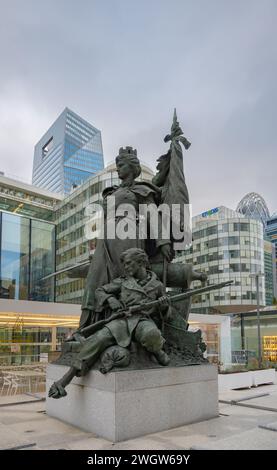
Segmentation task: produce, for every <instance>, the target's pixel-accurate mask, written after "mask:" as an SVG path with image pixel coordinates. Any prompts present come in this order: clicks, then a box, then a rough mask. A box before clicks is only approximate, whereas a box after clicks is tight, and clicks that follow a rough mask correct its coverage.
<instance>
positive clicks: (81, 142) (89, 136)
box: [32, 108, 104, 194]
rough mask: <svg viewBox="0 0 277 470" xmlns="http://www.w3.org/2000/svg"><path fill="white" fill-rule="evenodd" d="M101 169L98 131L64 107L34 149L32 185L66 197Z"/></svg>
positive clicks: (99, 135) (100, 143)
mask: <svg viewBox="0 0 277 470" xmlns="http://www.w3.org/2000/svg"><path fill="white" fill-rule="evenodd" d="M103 168H104V159H103V149H102V140H101V132H100V131H99V130H98V129H96V128H95V127H94V126H92V125H91V124H89V123H88V122H87V121H85V120H84V119H82V118H81V117H80V116H78V115H77V114H75V113H74V112H73V111H71V110H70V109H68V108H65V110H64V111H63V112H62V113H61V115H60V116H59V117H58V119H57V120H56V121H55V122H54V124H53V125H52V126H51V127H50V128H49V129H48V131H47V132H46V133H45V134H44V136H43V137H42V138H41V139H40V140H39V142H38V143H37V144H36V146H35V152H34V162H33V180H32V182H33V184H35V185H36V186H39V187H41V188H46V189H49V190H50V191H55V192H57V193H64V194H69V193H70V191H71V190H72V189H74V188H76V187H77V186H79V185H80V184H81V183H83V182H85V181H86V180H87V179H88V178H89V177H91V176H93V175H95V174H96V173H98V172H99V171H101V170H102V169H103Z"/></svg>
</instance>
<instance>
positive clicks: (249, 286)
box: [177, 206, 265, 313]
mask: <svg viewBox="0 0 277 470" xmlns="http://www.w3.org/2000/svg"><path fill="white" fill-rule="evenodd" d="M192 228H193V243H192V246H191V248H190V249H188V250H187V251H186V252H185V253H184V254H182V256H180V257H178V258H177V261H184V262H186V263H193V265H194V268H195V269H196V270H200V271H204V272H206V274H207V275H208V283H209V284H217V283H219V282H222V281H229V280H232V281H233V284H232V285H231V286H228V287H224V288H223V289H220V290H218V291H212V292H208V293H205V294H202V295H199V296H197V297H195V298H194V303H193V305H192V309H191V311H192V312H198V313H228V312H236V311H240V312H241V311H247V310H250V309H253V308H254V306H256V305H257V293H256V287H255V280H254V279H251V278H250V274H251V273H257V272H264V239H263V225H262V223H261V222H260V221H258V220H254V219H249V218H245V217H244V216H243V215H241V214H239V213H237V212H235V211H233V210H231V209H228V208H226V207H223V206H221V207H217V208H214V209H213V210H211V211H207V212H204V213H203V214H200V215H198V216H196V217H193V219H192ZM259 282H260V299H259V300H260V305H261V306H262V305H265V281H264V278H262V277H261V278H260V280H259Z"/></svg>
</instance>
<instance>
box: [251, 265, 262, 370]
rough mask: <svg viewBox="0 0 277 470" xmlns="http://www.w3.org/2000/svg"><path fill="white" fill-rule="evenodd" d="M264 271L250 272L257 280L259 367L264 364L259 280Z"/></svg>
mask: <svg viewBox="0 0 277 470" xmlns="http://www.w3.org/2000/svg"><path fill="white" fill-rule="evenodd" d="M263 276H264V273H261V272H258V273H253V274H250V277H251V278H252V279H255V280H256V295H257V328H258V362H259V368H261V366H262V347H261V324H260V288H259V280H260V277H263Z"/></svg>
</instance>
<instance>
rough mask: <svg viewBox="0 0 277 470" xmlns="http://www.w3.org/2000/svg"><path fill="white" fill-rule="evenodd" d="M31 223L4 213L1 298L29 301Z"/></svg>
mask: <svg viewBox="0 0 277 470" xmlns="http://www.w3.org/2000/svg"><path fill="white" fill-rule="evenodd" d="M29 238H30V221H29V219H27V218H25V217H19V216H17V215H14V214H5V213H2V254H1V275H0V277H1V287H0V296H1V297H2V298H8V299H16V300H19V299H23V300H27V299H28V290H29V289H28V288H29V285H28V283H29Z"/></svg>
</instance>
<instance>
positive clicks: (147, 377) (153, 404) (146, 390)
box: [46, 364, 218, 442]
mask: <svg viewBox="0 0 277 470" xmlns="http://www.w3.org/2000/svg"><path fill="white" fill-rule="evenodd" d="M67 370H68V368H67V367H65V366H61V365H55V364H50V365H49V366H48V368H47V390H48V388H49V387H50V385H51V384H52V383H53V381H56V380H58V379H59V378H60V377H61V376H62V375H63V374H64V373H65V372H66V371H67ZM67 392H68V395H67V396H66V397H64V398H63V399H62V400H55V399H53V398H48V397H47V399H46V412H47V414H48V415H49V416H52V417H54V418H57V419H60V420H62V421H64V422H67V423H69V424H72V425H73V426H77V427H79V428H81V429H83V430H85V431H89V432H93V433H95V434H97V435H98V436H100V437H103V438H104V439H107V440H109V441H112V442H118V441H124V440H127V439H132V438H135V437H139V436H143V435H146V434H151V433H155V432H159V431H165V430H168V429H172V428H175V427H179V426H183V425H186V424H190V423H194V422H199V421H203V420H206V419H209V418H214V417H216V416H218V383H217V369H216V367H215V366H212V365H210V364H203V365H191V366H184V367H182V366H180V367H170V366H168V367H164V368H157V369H155V368H152V369H147V370H121V371H116V372H113V371H111V372H109V373H108V374H105V375H103V374H101V372H99V371H97V370H92V371H91V372H89V373H88V374H87V375H86V376H85V377H80V378H78V377H75V378H74V379H73V380H72V382H71V384H70V385H69V386H68V387H67Z"/></svg>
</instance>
